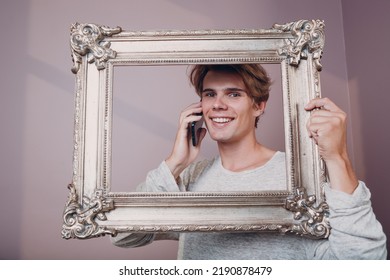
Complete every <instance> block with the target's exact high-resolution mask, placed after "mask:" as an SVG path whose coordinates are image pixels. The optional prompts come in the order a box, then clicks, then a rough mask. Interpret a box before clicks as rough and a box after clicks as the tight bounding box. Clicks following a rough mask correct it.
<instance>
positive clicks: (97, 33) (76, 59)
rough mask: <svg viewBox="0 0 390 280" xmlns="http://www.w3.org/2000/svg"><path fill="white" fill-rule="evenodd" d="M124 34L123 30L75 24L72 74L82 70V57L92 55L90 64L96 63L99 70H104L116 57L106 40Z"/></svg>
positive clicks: (71, 43)
mask: <svg viewBox="0 0 390 280" xmlns="http://www.w3.org/2000/svg"><path fill="white" fill-rule="evenodd" d="M120 32H122V28H120V27H116V28H109V27H106V26H99V25H96V24H91V23H89V24H80V23H75V24H73V25H72V26H71V28H70V33H71V34H70V46H71V51H72V60H73V67H72V72H73V73H74V74H76V73H77V72H78V71H79V69H80V64H81V60H82V57H83V56H84V55H87V54H88V53H90V54H91V55H90V56H89V58H88V63H93V62H95V64H96V67H97V69H99V70H101V69H104V68H105V67H106V66H105V65H106V62H107V61H108V60H109V59H110V58H115V57H116V52H115V51H114V50H112V49H110V43H109V42H106V41H103V40H104V38H106V37H110V36H112V35H114V34H118V33H120Z"/></svg>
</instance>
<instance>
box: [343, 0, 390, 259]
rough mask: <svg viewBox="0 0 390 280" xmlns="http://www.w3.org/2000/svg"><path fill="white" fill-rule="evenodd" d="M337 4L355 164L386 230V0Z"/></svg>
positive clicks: (389, 99) (389, 100) (389, 61)
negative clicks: (339, 15)
mask: <svg viewBox="0 0 390 280" xmlns="http://www.w3.org/2000/svg"><path fill="white" fill-rule="evenodd" d="M342 8H343V19H344V33H345V46H346V56H347V66H348V86H349V94H350V102H351V118H352V127H353V134H352V137H353V142H354V149H353V150H354V152H355V166H356V170H357V172H358V174H359V177H360V178H361V179H362V180H364V181H365V182H366V183H367V184H368V185H369V186H370V189H371V193H372V202H373V207H374V210H375V213H376V215H377V218H378V219H379V220H380V221H381V222H382V225H383V227H384V230H385V232H386V233H387V236H389V233H390V219H389V206H388V205H389V202H388V200H389V198H390V190H389V186H390V177H389V175H388V166H389V164H388V160H389V159H390V149H389V143H390V130H389V120H390V111H389V109H388V105H389V104H390V94H389V86H388V84H389V83H388V81H389V77H390V75H389V73H390V72H389V65H390V56H389V46H390V32H389V27H390V19H389V12H390V2H389V1H386V0H377V1H370V2H368V1H364V0H358V1H342ZM387 246H388V247H387V251H388V252H389V251H390V250H389V249H390V247H389V242H388V243H387Z"/></svg>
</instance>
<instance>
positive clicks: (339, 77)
mask: <svg viewBox="0 0 390 280" xmlns="http://www.w3.org/2000/svg"><path fill="white" fill-rule="evenodd" d="M4 2H6V3H4ZM361 2H362V3H363V1H361ZM359 3H360V2H359ZM341 4H342V1H340V0H330V1H329V0H328V1H319V0H318V1H312V0H297V1H287V0H285V1H283V0H261V1H260V0H241V1H235V0H234V1H233V0H232V1H222V0H217V1H206V0H199V1H181V0H155V1H150V0H149V1H144V0H142V1H141V0H140V1H126V0H122V1H120V0H118V1H114V0H113V1H102V0H97V1H90V0H89V1H76V0H68V1H48V0H31V1H3V2H2V3H1V4H0V8H1V9H0V23H1V26H3V34H2V44H1V47H0V48H1V51H2V52H1V53H2V63H3V67H1V68H0V71H1V76H0V77H1V83H0V94H1V97H2V102H1V104H2V106H1V107H2V110H1V111H0V116H1V117H0V121H1V127H2V129H3V130H2V133H1V135H2V137H1V140H0V141H1V146H0V149H1V153H0V155H1V159H2V160H1V162H0V164H1V168H0V172H1V174H0V175H1V179H2V180H1V183H0V186H1V192H2V193H1V196H0V222H1V231H0V237H1V238H0V259H174V258H176V249H177V243H176V242H174V241H159V242H154V243H153V244H152V245H149V246H146V247H143V248H137V249H128V250H124V249H120V248H116V247H114V246H112V245H111V243H110V241H109V239H108V238H99V239H93V240H83V241H80V240H63V239H61V234H60V232H61V226H62V211H63V207H64V204H65V201H66V197H67V195H68V190H67V188H66V186H67V184H68V183H69V182H70V180H71V175H72V151H73V147H72V146H73V137H72V133H73V113H74V111H73V110H74V108H73V104H74V76H73V74H72V73H71V72H70V68H71V58H70V50H69V43H68V39H69V26H70V24H71V23H73V22H76V21H79V22H93V23H98V24H104V25H108V26H112V27H114V26H117V25H118V26H121V27H123V28H125V29H128V30H160V29H229V28H231V29H240V28H259V27H262V28H268V27H271V26H272V24H273V23H275V22H277V23H285V22H290V21H294V20H297V19H301V18H307V19H315V18H320V19H323V20H325V23H326V47H325V54H324V57H323V60H322V62H323V66H324V71H323V72H322V74H321V82H322V89H323V95H325V96H329V97H330V98H332V99H333V100H335V101H336V102H337V103H338V104H339V105H340V107H342V108H343V109H344V110H345V111H347V112H348V113H351V112H352V113H354V112H356V111H357V110H358V111H359V110H362V108H360V107H359V106H360V103H359V102H355V103H354V102H352V101H350V96H349V92H348V87H351V85H352V84H353V83H352V82H351V77H352V76H351V74H350V75H349V76H347V63H346V55H345V44H344V31H343V14H342V9H341V7H342V5H341ZM343 4H344V16H345V18H344V24H346V26H347V28H349V27H350V26H349V25H348V24H349V22H348V19H349V18H350V15H349V14H348V9H351V10H352V8H353V7H349V5H350V3H349V2H348V1H345V2H343ZM366 8H367V7H365V9H366ZM378 10H380V9H378ZM351 20H352V19H351ZM356 36H357V35H356ZM356 36H355V37H354V38H352V39H350V38H347V48H348V47H349V44H351V42H352V41H353V40H356V38H357V37H356ZM387 42H388V41H387ZM368 46H369V47H370V44H368ZM371 47H372V45H371ZM375 53H377V54H378V52H375ZM347 54H348V55H349V53H348V52H347ZM348 59H349V60H348V62H350V60H351V59H350V56H348ZM355 61H356V60H355ZM378 61H379V59H378ZM378 63H379V62H378ZM365 65H366V64H365ZM374 65H379V64H377V63H375V64H374ZM349 66H350V65H349ZM373 68H376V66H373V67H370V71H371V72H373V71H372V70H371V69H373ZM349 70H351V69H350V68H349ZM359 75H361V73H357V75H356V77H359ZM371 76H372V77H374V74H371ZM180 79H181V78H180ZM383 81H384V79H383ZM357 85H358V86H359V90H360V87H361V86H362V85H361V84H359V83H357ZM363 85H364V84H363ZM383 88H384V87H383ZM359 92H360V91H359ZM362 92H369V91H367V90H365V89H363V88H361V93H360V95H359V97H360V98H362ZM379 92H381V91H380V89H378V90H376V91H375V92H374V93H375V94H377V95H378V97H377V98H378V100H383V99H379V98H385V97H383V96H382V97H380V96H379ZM370 94H372V93H370ZM187 95H188V97H180V101H178V103H172V102H166V103H165V105H164V106H166V110H167V112H170V114H172V115H169V116H168V115H167V116H162V120H161V123H162V124H164V125H165V126H164V127H165V128H166V129H160V130H157V129H156V130H154V129H149V130H147V129H146V130H145V129H144V130H142V129H143V128H142V126H140V125H138V126H137V124H135V127H137V128H136V129H138V130H139V132H140V133H141V132H142V133H144V135H150V136H152V137H153V136H154V138H156V139H157V140H159V142H160V143H161V146H160V147H159V149H158V150H156V151H155V153H154V154H155V158H153V159H151V160H140V161H139V165H140V166H141V169H143V170H144V171H145V173H146V172H147V170H149V169H151V168H153V167H154V164H155V163H156V162H159V161H160V160H162V159H163V158H164V157H165V156H166V155H167V153H168V152H169V151H170V147H171V146H170V145H171V141H172V140H173V137H174V135H173V134H174V131H175V125H176V122H177V117H176V113H175V112H179V111H180V110H181V109H182V105H183V104H188V103H190V102H193V101H194V100H196V97H195V96H193V95H192V94H187ZM383 95H385V94H383ZM139 96H140V95H136V96H135V97H134V98H138V97H139ZM386 98H387V97H386ZM359 100H361V99H359ZM350 102H351V105H352V109H350ZM360 102H361V101H360ZM366 102H374V101H373V100H372V98H371V99H370V100H367V99H364V103H363V104H367V103H366ZM378 103H379V105H380V106H385V105H384V103H385V102H382V103H381V102H379V101H378ZM371 104H372V106H374V107H373V108H371V109H370V110H371V111H365V112H364V114H363V115H362V116H364V119H360V118H358V117H359V114H354V117H355V116H357V119H356V120H354V121H353V125H354V126H353V127H354V128H355V127H359V124H360V122H361V123H362V126H363V124H364V126H365V127H368V128H370V129H374V127H375V125H376V123H375V122H374V120H373V118H374V116H375V113H376V112H379V111H382V112H386V111H385V108H383V110H376V109H375V108H376V107H375V104H376V103H371ZM355 105H356V107H354V106H355ZM122 109H124V111H125V112H126V110H128V109H130V110H131V113H132V114H134V112H138V113H137V115H136V116H135V117H146V116H148V117H150V118H151V119H153V118H152V117H153V115H152V114H151V113H150V112H148V111H147V108H134V107H131V106H130V107H129V106H128V107H126V106H123V107H122ZM359 112H360V111H359ZM369 112H371V114H370V113H369ZM117 114H118V117H117V118H118V119H121V116H120V113H119V111H118V113H117ZM138 114H139V115H138ZM114 117H115V116H114ZM157 118H160V117H157ZM123 119H124V120H126V119H125V118H123ZM123 119H122V120H123ZM127 121H129V122H131V118H129V119H128V120H127ZM381 123H383V122H381ZM133 124H134V123H133ZM349 129H350V131H349V132H350V134H351V135H353V136H356V137H357V136H359V134H356V133H355V131H352V130H351V129H352V126H350V127H349ZM381 130H382V129H381ZM357 131H358V132H357V133H361V132H362V131H363V130H362V129H360V130H358V129H357ZM363 132H364V133H369V132H370V131H368V130H367V131H365V130H364V131H363ZM379 132H381V131H379ZM382 132H383V130H382ZM370 133H371V132H370ZM374 135H380V133H376V134H374ZM360 136H361V135H360ZM360 136H359V137H360ZM387 137H388V136H387ZM148 139H149V138H148ZM364 139H365V140H364V141H368V140H369V141H372V139H371V138H370V137H365V138H364ZM272 140H273V139H272V138H270V141H272ZM274 140H275V141H276V139H274ZM352 140H354V141H355V139H352V137H350V147H359V149H360V150H359V151H357V152H356V153H355V155H354V156H355V158H356V159H357V160H358V161H359V164H358V166H359V173H360V174H362V176H364V178H366V179H367V180H369V183H370V185H372V190H373V193H374V194H373V196H374V198H375V200H374V203H378V204H375V205H374V207H375V208H376V210H377V212H378V217H379V218H381V219H382V222H384V218H385V216H384V213H385V212H386V209H385V208H384V206H383V207H381V206H382V205H387V204H386V203H385V201H384V197H385V194H386V193H385V191H384V188H385V187H386V185H385V184H383V183H382V182H384V181H382V179H379V178H384V179H383V180H385V179H386V178H385V176H384V172H385V171H384V170H383V169H384V168H383V167H382V166H380V165H382V164H384V162H385V158H384V153H383V155H382V154H381V153H380V152H379V150H378V153H377V154H375V152H376V150H375V149H376V147H378V148H377V149H379V146H380V143H382V142H378V143H377V142H374V144H372V145H370V144H368V143H366V142H364V143H362V142H358V145H355V146H353V144H354V141H352ZM132 141H133V142H132ZM136 142H139V139H138V141H137V140H135V139H134V140H131V139H130V140H129V141H127V142H126V143H122V144H118V145H119V148H117V149H121V147H122V148H123V149H126V148H127V147H128V146H132V145H136V144H137V143H136ZM351 150H352V149H351ZM372 150H373V152H374V154H375V157H374V156H372V158H371V159H370V158H369V155H371V153H372V152H371V151H372ZM382 150H383V149H381V151H382ZM353 151H354V152H355V150H353ZM212 153H213V150H212V148H209V150H206V151H205V154H204V156H209V155H211V154H212ZM362 158H364V160H365V161H366V160H369V161H367V164H365V165H362V164H361V160H362ZM152 165H153V166H152ZM368 165H372V166H371V168H369V166H368ZM374 166H375V167H376V166H378V167H379V166H380V167H379V168H378V170H376V169H375V167H374ZM140 172H141V171H140ZM372 172H377V173H372ZM376 174H379V175H381V176H379V175H376ZM118 176H121V175H118ZM378 176H379V177H378ZM376 177H378V179H377V180H375V179H373V178H376ZM381 185H382V186H383V187H379V186H381ZM381 199H382V200H381ZM387 210H388V209H387ZM387 228H388V227H387Z"/></svg>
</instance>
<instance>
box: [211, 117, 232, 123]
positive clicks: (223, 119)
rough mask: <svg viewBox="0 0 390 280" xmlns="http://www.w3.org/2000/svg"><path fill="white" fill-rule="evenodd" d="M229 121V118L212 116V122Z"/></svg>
mask: <svg viewBox="0 0 390 280" xmlns="http://www.w3.org/2000/svg"><path fill="white" fill-rule="evenodd" d="M230 121H231V119H228V118H213V122H216V123H228V122H230Z"/></svg>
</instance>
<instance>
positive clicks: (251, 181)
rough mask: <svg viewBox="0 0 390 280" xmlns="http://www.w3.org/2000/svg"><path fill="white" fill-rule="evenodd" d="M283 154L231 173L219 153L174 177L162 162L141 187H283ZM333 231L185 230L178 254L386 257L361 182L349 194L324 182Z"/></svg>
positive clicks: (128, 239) (138, 239)
mask: <svg viewBox="0 0 390 280" xmlns="http://www.w3.org/2000/svg"><path fill="white" fill-rule="evenodd" d="M285 166H286V165H285V155H284V153H281V152H277V153H276V154H275V155H274V156H273V157H272V159H271V160H269V161H268V162H267V163H266V164H265V165H263V166H261V167H258V168H256V169H253V170H248V171H243V172H231V171H229V170H226V169H225V168H224V167H223V166H222V163H221V159H220V158H219V157H217V158H215V159H213V160H211V161H210V160H205V161H200V162H197V163H194V164H192V165H190V166H189V167H188V168H187V169H186V170H185V171H184V172H183V173H182V175H181V176H180V178H179V180H178V181H176V180H175V178H173V176H172V174H171V172H170V170H169V168H168V167H167V165H166V164H165V162H162V163H161V165H160V166H159V167H158V168H157V169H155V170H153V171H151V172H149V174H148V176H147V179H146V182H145V183H144V184H142V185H140V186H139V190H140V191H148V192H156V191H168V192H174V191H213V192H218V191H240V192H242V191H265V190H270V189H272V190H275V189H280V190H285V189H286V172H285ZM325 194H326V197H327V202H328V204H329V207H330V217H329V220H330V224H331V227H332V232H331V235H330V237H329V238H328V239H322V240H312V239H308V238H304V237H299V236H292V235H291V236H289V235H286V236H282V235H280V234H278V233H219V232H215V233H181V234H180V237H179V252H178V258H179V259H220V260H221V259H385V258H386V255H387V252H386V236H385V235H384V233H383V230H382V226H381V225H380V223H379V222H378V221H377V220H376V218H375V215H374V213H373V211H372V207H371V201H370V192H369V190H368V188H367V187H366V186H365V184H364V183H363V182H361V181H360V182H359V186H358V187H357V189H356V190H355V192H354V193H353V194H351V195H349V194H346V193H343V192H339V191H335V190H332V189H331V188H330V186H325ZM154 237H155V235H153V234H129V233H127V234H126V233H121V234H118V236H117V237H113V238H112V242H113V243H114V244H115V245H117V246H121V247H135V246H143V245H146V244H149V243H150V242H152V241H153V239H154Z"/></svg>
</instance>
